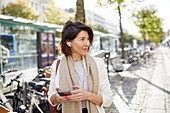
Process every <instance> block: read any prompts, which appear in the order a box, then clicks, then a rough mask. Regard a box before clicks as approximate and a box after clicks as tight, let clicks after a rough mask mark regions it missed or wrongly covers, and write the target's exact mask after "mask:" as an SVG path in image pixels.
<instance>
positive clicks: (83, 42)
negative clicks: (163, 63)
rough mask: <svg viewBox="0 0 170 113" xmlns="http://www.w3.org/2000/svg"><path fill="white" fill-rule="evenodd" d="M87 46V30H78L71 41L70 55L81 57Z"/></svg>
mask: <svg viewBox="0 0 170 113" xmlns="http://www.w3.org/2000/svg"><path fill="white" fill-rule="evenodd" d="M89 46H90V41H89V35H88V32H87V31H84V30H82V31H80V33H79V34H78V35H77V37H76V38H75V39H74V40H73V41H71V51H72V56H73V57H74V56H75V57H81V56H82V55H86V54H87V52H88V48H89Z"/></svg>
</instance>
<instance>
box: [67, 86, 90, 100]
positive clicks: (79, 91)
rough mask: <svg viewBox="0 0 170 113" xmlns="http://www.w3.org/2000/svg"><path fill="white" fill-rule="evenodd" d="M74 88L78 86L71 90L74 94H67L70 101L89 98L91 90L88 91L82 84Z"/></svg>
mask: <svg viewBox="0 0 170 113" xmlns="http://www.w3.org/2000/svg"><path fill="white" fill-rule="evenodd" d="M73 88H76V90H73V91H71V94H72V95H69V96H65V98H66V99H67V100H68V101H82V100H88V99H89V97H90V92H88V91H86V90H85V89H84V88H83V87H82V86H79V85H75V86H73Z"/></svg>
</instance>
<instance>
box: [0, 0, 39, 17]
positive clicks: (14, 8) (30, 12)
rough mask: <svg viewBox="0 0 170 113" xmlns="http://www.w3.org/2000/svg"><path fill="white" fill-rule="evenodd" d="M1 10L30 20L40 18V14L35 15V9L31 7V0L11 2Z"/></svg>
mask: <svg viewBox="0 0 170 113" xmlns="http://www.w3.org/2000/svg"><path fill="white" fill-rule="evenodd" d="M1 12H2V14H4V15H9V16H15V17H22V18H25V19H29V20H37V19H38V16H35V10H34V9H33V8H31V7H30V2H28V1H27V0H17V1H16V2H15V3H10V4H8V5H7V6H6V7H5V8H3V9H2V10H1Z"/></svg>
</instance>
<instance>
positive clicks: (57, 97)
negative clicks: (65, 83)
mask: <svg viewBox="0 0 170 113" xmlns="http://www.w3.org/2000/svg"><path fill="white" fill-rule="evenodd" d="M56 91H60V89H59V88H56ZM50 100H51V102H52V103H53V104H54V105H56V104H58V103H63V102H66V101H68V100H67V99H66V98H65V96H60V95H59V94H58V93H57V92H56V94H54V95H52V96H51V98H50Z"/></svg>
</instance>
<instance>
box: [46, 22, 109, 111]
mask: <svg viewBox="0 0 170 113" xmlns="http://www.w3.org/2000/svg"><path fill="white" fill-rule="evenodd" d="M92 41H93V31H92V29H91V28H90V27H89V26H87V25H85V24H83V23H81V22H71V21H68V22H66V24H65V26H64V28H63V31H62V39H61V42H60V46H61V50H62V53H63V54H64V55H63V57H62V58H61V60H60V65H59V67H58V70H57V73H56V64H57V61H54V62H53V64H52V66H51V71H52V72H51V83H50V87H49V92H48V95H49V97H48V100H49V103H50V104H51V105H52V106H57V105H58V104H59V103H62V113H81V112H82V113H104V109H103V106H105V107H108V106H109V105H111V103H112V91H111V89H110V83H109V80H108V77H107V72H106V69H105V64H104V62H103V60H102V59H100V58H95V57H92V56H90V55H89V54H88V51H89V48H90V46H91V44H92ZM73 89H74V90H73ZM58 90H61V91H64V90H69V91H71V92H70V94H71V95H68V96H60V95H59V94H58V93H57V91H58Z"/></svg>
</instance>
